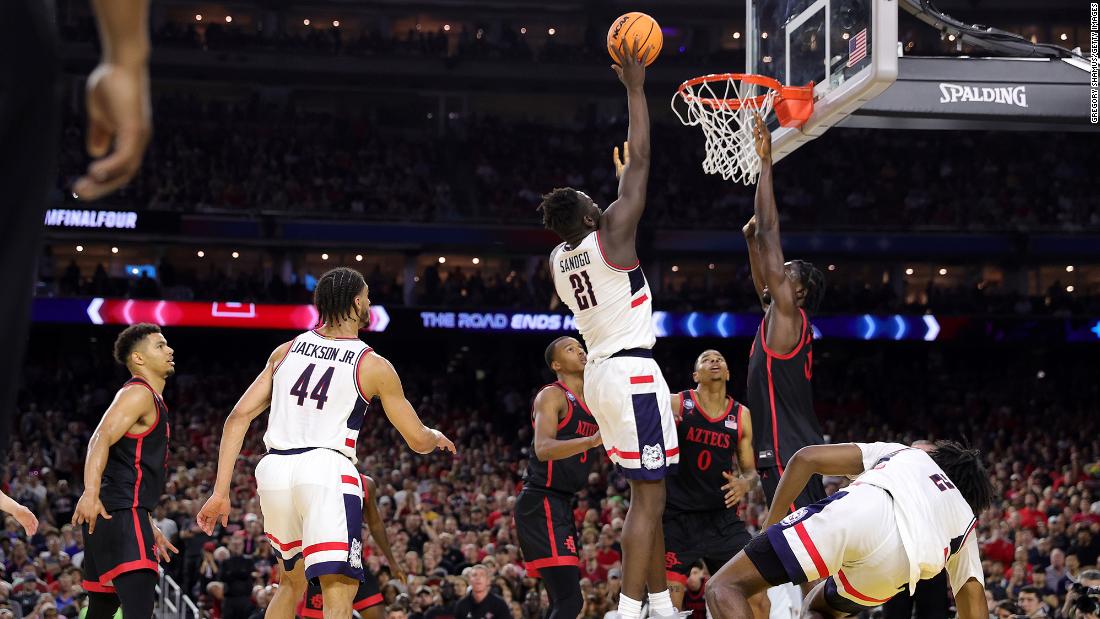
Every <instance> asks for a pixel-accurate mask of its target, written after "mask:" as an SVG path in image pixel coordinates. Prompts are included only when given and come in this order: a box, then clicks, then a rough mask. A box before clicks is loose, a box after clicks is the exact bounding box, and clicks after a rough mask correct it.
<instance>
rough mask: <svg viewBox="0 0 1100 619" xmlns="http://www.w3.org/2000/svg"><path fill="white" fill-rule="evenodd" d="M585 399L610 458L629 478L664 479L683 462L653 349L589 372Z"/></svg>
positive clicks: (625, 354) (598, 364)
mask: <svg viewBox="0 0 1100 619" xmlns="http://www.w3.org/2000/svg"><path fill="white" fill-rule="evenodd" d="M584 397H585V400H586V402H587V404H588V408H589V410H591V411H592V416H593V417H595V418H596V423H597V424H598V425H599V426H600V436H601V438H602V439H603V446H604V449H606V450H607V455H608V457H610V458H611V461H612V462H614V463H615V464H618V465H619V466H620V467H622V470H623V474H624V475H626V476H627V477H628V478H630V479H649V480H654V479H664V477H665V476H666V475H667V474H668V473H669V472H671V471H675V466H676V465H677V464H678V463H679V462H680V444H679V441H678V439H677V436H676V422H675V421H674V419H673V417H672V404H671V402H670V400H669V391H668V384H667V383H665V378H664V376H662V375H661V368H660V367H659V366H658V365H657V362H656V361H654V360H653V357H652V352H651V351H649V350H648V349H631V350H627V351H622V352H620V353H617V354H616V355H613V356H611V357H608V358H606V359H600V360H598V361H589V362H588V366H587V367H585V370H584Z"/></svg>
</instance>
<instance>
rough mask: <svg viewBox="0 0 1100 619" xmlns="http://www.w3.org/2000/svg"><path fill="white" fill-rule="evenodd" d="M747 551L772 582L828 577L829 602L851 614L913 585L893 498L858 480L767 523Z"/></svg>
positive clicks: (826, 595)
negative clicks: (910, 581)
mask: <svg viewBox="0 0 1100 619" xmlns="http://www.w3.org/2000/svg"><path fill="white" fill-rule="evenodd" d="M768 546H770V549H769V548H768ZM772 551H774V552H772ZM745 554H746V555H748V557H749V559H751V560H752V562H753V564H755V565H756V567H757V569H758V570H760V574H761V576H763V577H764V579H765V580H767V581H768V582H769V583H771V584H773V585H779V584H782V583H784V582H793V583H795V584H801V583H804V582H809V581H814V580H818V579H820V578H827V579H828V580H826V581H825V599H826V601H827V602H828V603H829V605H830V606H832V607H833V608H835V609H837V610H839V611H842V612H846V613H849V614H856V613H858V612H861V611H863V610H866V609H867V608H873V607H875V606H880V605H882V604H883V603H885V602H886V601H887V600H889V599H890V598H892V597H894V595H895V594H897V593H898V592H899V591H901V590H903V589H904V588H905V587H907V586H908V584H909V559H908V556H907V555H906V553H905V547H904V546H903V545H902V541H901V535H900V533H899V532H898V525H897V521H896V520H895V518H894V500H893V499H892V498H891V497H890V494H889V493H887V492H886V491H885V490H883V489H881V488H878V487H876V486H871V485H868V484H861V483H858V482H857V483H855V484H853V485H851V486H848V487H847V488H845V489H843V490H840V491H839V492H836V493H834V494H833V495H831V496H829V497H827V498H825V499H822V500H821V501H818V502H817V503H814V504H813V505H808V506H806V507H802V508H800V509H798V510H795V511H794V512H792V513H791V514H790V515H788V516H787V517H786V518H784V519H783V520H780V521H779V523H778V524H775V525H773V526H771V527H768V530H767V532H766V535H761V536H758V537H757V538H756V539H754V540H753V541H752V542H749V545H748V546H746V547H745Z"/></svg>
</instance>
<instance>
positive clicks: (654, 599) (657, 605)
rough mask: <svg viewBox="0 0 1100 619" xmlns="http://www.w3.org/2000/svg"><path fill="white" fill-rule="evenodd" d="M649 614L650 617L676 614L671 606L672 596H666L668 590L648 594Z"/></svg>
mask: <svg viewBox="0 0 1100 619" xmlns="http://www.w3.org/2000/svg"><path fill="white" fill-rule="evenodd" d="M649 612H650V614H651V615H652V614H658V615H662V616H668V615H674V614H676V608H675V607H674V606H673V605H672V596H671V595H669V594H668V589H665V590H664V591H659V592H657V593H650V594H649Z"/></svg>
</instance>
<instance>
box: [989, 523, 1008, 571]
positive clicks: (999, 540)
mask: <svg viewBox="0 0 1100 619" xmlns="http://www.w3.org/2000/svg"><path fill="white" fill-rule="evenodd" d="M1014 552H1015V549H1014V548H1013V547H1012V542H1010V541H1008V540H1007V539H1005V538H1004V536H1003V534H1002V532H1001V528H1000V527H996V526H995V527H993V530H992V531H991V535H990V538H989V540H987V541H986V542H985V543H984V544H982V556H984V557H985V558H986V559H989V560H990V561H996V562H998V563H1000V564H1001V565H1002V566H1005V567H1007V566H1008V565H1010V564H1011V563H1012V556H1013V553H1014Z"/></svg>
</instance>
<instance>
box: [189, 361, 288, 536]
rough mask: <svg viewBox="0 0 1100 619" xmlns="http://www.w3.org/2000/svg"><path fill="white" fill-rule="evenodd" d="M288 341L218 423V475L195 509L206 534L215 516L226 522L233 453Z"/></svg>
mask: <svg viewBox="0 0 1100 619" xmlns="http://www.w3.org/2000/svg"><path fill="white" fill-rule="evenodd" d="M290 344H291V342H287V343H285V344H283V345H281V346H279V347H278V348H276V349H275V350H274V351H272V352H271V356H269V357H268V358H267V363H266V364H265V365H264V369H263V370H262V371H261V372H260V374H259V375H258V376H256V379H255V380H253V381H252V384H251V385H249V386H248V389H246V390H245V392H244V395H242V396H241V399H240V400H237V404H236V405H235V406H234V407H233V410H232V411H231V412H230V413H229V417H227V418H226V419H225V425H223V426H222V440H221V446H220V447H219V448H218V477H217V480H216V481H215V482H214V491H213V493H212V494H211V495H210V498H209V499H207V500H206V503H205V504H204V505H203V506H202V509H200V510H199V513H198V515H197V516H196V519H197V520H198V523H199V527H200V528H201V529H202V530H203V531H205V532H206V534H207V535H212V534H213V533H214V527H215V526H217V523H218V520H219V519H220V520H221V522H222V526H227V525H228V523H229V509H230V502H229V490H230V488H229V486H230V484H231V483H232V482H233V469H234V468H235V467H236V464H237V457H238V456H240V455H241V446H242V445H243V444H244V436H245V434H247V433H248V426H249V425H251V424H252V420H253V419H255V418H256V417H259V416H260V414H261V413H263V412H264V411H265V410H267V409H268V407H269V406H271V386H272V383H273V381H274V380H275V366H277V365H278V364H279V361H280V360H281V359H283V358H284V357H286V354H287V350H288V349H289V348H290Z"/></svg>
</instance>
